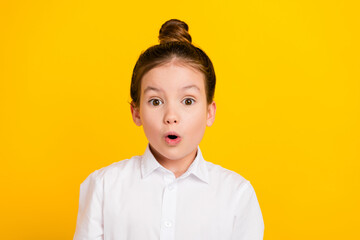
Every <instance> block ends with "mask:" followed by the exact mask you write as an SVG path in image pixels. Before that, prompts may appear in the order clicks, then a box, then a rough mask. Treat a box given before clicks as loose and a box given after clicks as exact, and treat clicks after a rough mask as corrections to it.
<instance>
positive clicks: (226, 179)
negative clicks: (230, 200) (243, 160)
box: [206, 161, 252, 192]
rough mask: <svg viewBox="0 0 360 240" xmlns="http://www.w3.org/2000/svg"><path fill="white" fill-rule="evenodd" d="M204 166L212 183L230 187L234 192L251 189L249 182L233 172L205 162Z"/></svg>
mask: <svg viewBox="0 0 360 240" xmlns="http://www.w3.org/2000/svg"><path fill="white" fill-rule="evenodd" d="M206 166H207V169H208V171H209V175H210V179H211V181H212V182H213V183H216V184H219V185H224V186H227V187H230V188H232V189H233V190H234V191H236V192H239V191H245V190H247V189H249V188H252V186H251V184H250V181H249V180H247V179H245V178H244V177H243V176H242V175H240V174H239V173H237V172H235V171H232V170H230V169H227V168H224V167H222V166H220V165H218V164H214V163H212V162H207V161H206Z"/></svg>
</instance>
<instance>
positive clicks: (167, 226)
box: [160, 176, 177, 240]
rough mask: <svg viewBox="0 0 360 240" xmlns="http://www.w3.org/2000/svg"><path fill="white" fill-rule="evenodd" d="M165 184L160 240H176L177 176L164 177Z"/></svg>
mask: <svg viewBox="0 0 360 240" xmlns="http://www.w3.org/2000/svg"><path fill="white" fill-rule="evenodd" d="M164 182H165V187H164V192H163V201H162V219H161V223H162V224H161V228H160V240H172V239H175V229H174V227H175V226H174V224H175V216H176V196H177V188H176V184H177V182H176V180H175V176H164Z"/></svg>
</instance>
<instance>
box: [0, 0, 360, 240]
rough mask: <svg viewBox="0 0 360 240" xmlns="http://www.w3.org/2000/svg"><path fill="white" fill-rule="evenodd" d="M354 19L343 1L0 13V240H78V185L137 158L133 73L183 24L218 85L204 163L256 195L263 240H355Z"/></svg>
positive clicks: (48, 7)
mask: <svg viewBox="0 0 360 240" xmlns="http://www.w3.org/2000/svg"><path fill="white" fill-rule="evenodd" d="M359 10H360V8H359V4H358V1H347V0H344V1H329V0H327V1H325V0H321V1H320V0H296V1H287V0H247V1H235V0H233V1H226V0H222V1H211V0H207V1H189V0H183V1H143V0H139V1H134V2H130V1H115V0H112V1H107V0H105V1H79V0H71V1H70V0H66V1H45V0H37V1H1V2H0V29H1V30H0V35H1V38H0V159H1V174H0V182H1V185H0V186H1V189H0V190H1V198H0V206H1V218H0V226H1V238H2V239H7V240H12V239H16V240H18V239H26V240H30V239H31V240H32V239H34V240H35V239H36V240H38V239H44V240H45V239H46V240H47V239H52V240H57V239H58V240H63V239H72V237H73V234H74V231H75V224H76V217H77V210H78V201H79V190H80V183H81V182H82V181H83V180H85V178H86V177H87V176H88V175H89V174H90V173H91V172H93V171H95V170H96V169H99V168H102V167H105V166H107V165H109V164H111V163H113V162H116V161H121V160H123V159H126V158H130V157H131V156H134V155H140V154H142V153H143V152H144V151H145V148H146V144H147V140H146V138H145V135H144V133H143V131H142V128H141V127H137V126H135V124H134V123H133V122H132V119H131V115H130V105H129V102H130V81H131V74H132V70H133V67H134V65H135V62H136V60H137V58H138V56H139V55H140V53H141V52H142V51H144V50H145V49H146V48H148V47H149V46H151V45H154V44H157V43H158V41H157V37H158V32H159V29H160V27H161V25H162V24H163V23H164V22H165V21H167V20H169V19H171V18H178V19H180V20H183V21H185V22H186V23H188V25H189V27H190V29H189V32H190V34H191V36H192V38H193V43H194V45H196V46H199V47H200V48H202V49H203V50H204V51H205V52H206V53H207V54H208V55H209V57H210V58H211V60H212V61H213V63H214V66H215V71H216V74H217V86H216V92H215V101H216V103H217V115H216V120H215V123H214V125H213V126H212V127H210V128H208V129H207V132H206V134H205V136H204V139H203V141H202V143H201V144H200V147H201V149H202V152H203V155H204V157H205V159H206V160H207V161H210V162H213V163H215V164H220V165H221V166H223V167H225V168H228V169H230V170H233V171H236V172H238V173H239V174H241V175H242V176H244V177H245V178H246V179H248V180H250V182H251V183H252V184H253V186H254V188H255V190H256V193H257V196H258V200H259V203H260V206H261V209H262V213H263V217H264V222H265V237H264V239H265V240H302V239H308V240H315V239H316V240H318V239H360V233H359V231H358V227H359V220H358V219H359V214H360V205H359V202H360V193H359V187H360V177H359V176H360V164H359V162H360V161H359V160H360V82H359V79H360V76H359V75H360V71H359V66H360V57H359V56H360V51H359V42H360V39H359V26H360V19H359ZM140 227H141V226H139V228H140Z"/></svg>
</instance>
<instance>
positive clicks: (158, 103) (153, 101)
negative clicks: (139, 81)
mask: <svg viewBox="0 0 360 240" xmlns="http://www.w3.org/2000/svg"><path fill="white" fill-rule="evenodd" d="M149 103H150V104H151V105H153V106H159V105H161V104H162V102H161V100H160V99H156V98H155V99H151V100H150V101H149Z"/></svg>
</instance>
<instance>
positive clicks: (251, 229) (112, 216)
mask: <svg viewBox="0 0 360 240" xmlns="http://www.w3.org/2000/svg"><path fill="white" fill-rule="evenodd" d="M159 40H160V44H159V45H155V46H152V47H150V48H149V49H147V50H146V51H145V52H143V53H142V54H141V55H140V57H139V59H138V61H137V63H136V65H135V67H134V70H133V75H132V82H131V91H130V92H131V98H132V102H131V106H130V109H131V114H132V118H133V121H134V123H135V124H136V125H138V126H141V125H142V126H143V129H144V132H145V135H146V137H147V139H148V141H149V143H148V144H147V147H146V150H145V152H144V154H143V155H141V156H134V157H132V158H130V159H126V160H123V161H119V162H115V163H113V164H111V165H109V166H107V167H104V168H101V169H99V170H96V171H94V172H93V173H91V174H90V175H89V176H88V177H87V178H86V179H85V181H84V182H83V183H81V185H80V201H79V212H78V217H77V224H76V231H75V235H74V239H75V240H95V239H97V240H100V239H106V240H155V239H156V240H158V239H161V240H175V239H176V240H235V239H237V240H240V239H241V240H250V239H251V240H260V239H263V232H264V223H263V219H262V214H261V210H260V207H259V204H258V201H257V198H256V194H255V191H254V189H253V187H252V185H251V184H250V183H249V181H247V180H246V179H244V178H243V177H242V176H240V175H239V174H237V173H235V172H233V171H230V170H227V169H225V168H223V167H221V166H219V165H215V164H213V163H210V162H207V161H205V160H204V158H203V155H202V153H201V151H200V148H199V143H200V141H201V139H202V137H203V135H204V132H205V129H206V126H211V125H212V124H213V122H214V119H215V112H216V105H215V102H214V101H213V98H214V90H215V72H214V68H213V65H212V62H211V61H210V59H209V57H208V56H207V55H206V54H205V52H203V51H202V50H201V49H200V48H197V47H195V46H193V45H192V44H191V36H190V35H189V33H188V26H187V24H186V23H184V22H182V21H179V20H176V19H172V20H169V21H167V22H165V23H164V24H163V25H162V27H161V29H160V35H159Z"/></svg>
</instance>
